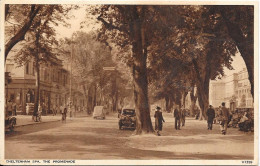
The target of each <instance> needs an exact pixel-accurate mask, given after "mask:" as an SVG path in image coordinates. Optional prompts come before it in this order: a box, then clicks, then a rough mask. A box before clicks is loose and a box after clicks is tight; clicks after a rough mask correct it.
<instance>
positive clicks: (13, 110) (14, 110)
mask: <svg viewBox="0 0 260 166" xmlns="http://www.w3.org/2000/svg"><path fill="white" fill-rule="evenodd" d="M12 115H13V116H16V115H17V114H16V103H15V102H12Z"/></svg>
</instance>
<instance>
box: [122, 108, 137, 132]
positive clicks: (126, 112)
mask: <svg viewBox="0 0 260 166" xmlns="http://www.w3.org/2000/svg"><path fill="white" fill-rule="evenodd" d="M118 126H119V129H120V130H121V129H123V128H132V129H135V128H136V114H135V110H134V109H132V108H124V109H122V111H121V114H120V116H119V121H118Z"/></svg>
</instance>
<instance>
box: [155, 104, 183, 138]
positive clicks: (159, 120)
mask: <svg viewBox="0 0 260 166" xmlns="http://www.w3.org/2000/svg"><path fill="white" fill-rule="evenodd" d="M173 116H174V118H175V129H176V130H180V126H184V125H185V116H186V111H185V109H184V108H183V107H182V108H179V106H176V107H175V109H174V112H173ZM154 118H155V131H156V134H157V135H158V136H160V135H161V134H160V131H162V128H163V122H165V120H164V118H163V116H162V112H161V108H160V107H158V106H157V107H156V111H155V113H154Z"/></svg>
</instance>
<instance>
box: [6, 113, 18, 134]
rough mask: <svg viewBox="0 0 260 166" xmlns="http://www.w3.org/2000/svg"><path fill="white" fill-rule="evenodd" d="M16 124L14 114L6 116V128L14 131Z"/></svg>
mask: <svg viewBox="0 0 260 166" xmlns="http://www.w3.org/2000/svg"><path fill="white" fill-rule="evenodd" d="M15 125H16V118H15V117H13V116H8V117H6V118H5V129H6V130H10V131H14V127H15Z"/></svg>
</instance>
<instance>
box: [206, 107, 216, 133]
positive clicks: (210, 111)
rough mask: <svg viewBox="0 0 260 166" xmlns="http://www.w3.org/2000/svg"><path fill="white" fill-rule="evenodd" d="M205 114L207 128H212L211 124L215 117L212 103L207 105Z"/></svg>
mask: <svg viewBox="0 0 260 166" xmlns="http://www.w3.org/2000/svg"><path fill="white" fill-rule="evenodd" d="M207 116H208V130H212V124H213V120H214V118H215V110H214V109H213V107H212V105H209V109H208V110H207Z"/></svg>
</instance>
